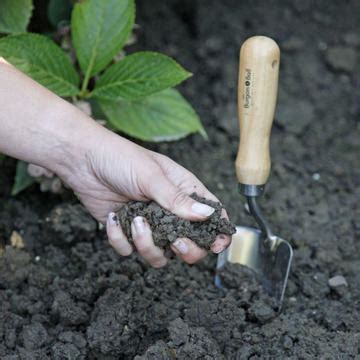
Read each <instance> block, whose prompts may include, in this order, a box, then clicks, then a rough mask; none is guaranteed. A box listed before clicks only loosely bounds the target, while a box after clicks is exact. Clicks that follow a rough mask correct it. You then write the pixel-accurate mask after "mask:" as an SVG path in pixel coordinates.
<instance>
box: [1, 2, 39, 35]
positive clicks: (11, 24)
mask: <svg viewBox="0 0 360 360" xmlns="http://www.w3.org/2000/svg"><path fill="white" fill-rule="evenodd" d="M32 10H33V4H32V0H0V33H6V34H13V33H20V32H25V31H26V28H27V26H28V24H29V21H30V18H31V13H32Z"/></svg>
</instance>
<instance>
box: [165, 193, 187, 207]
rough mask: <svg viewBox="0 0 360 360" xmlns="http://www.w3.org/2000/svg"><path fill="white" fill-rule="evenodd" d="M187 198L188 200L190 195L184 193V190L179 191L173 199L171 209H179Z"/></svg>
mask: <svg viewBox="0 0 360 360" xmlns="http://www.w3.org/2000/svg"><path fill="white" fill-rule="evenodd" d="M187 200H188V195H187V194H186V193H184V192H182V191H179V192H177V193H176V194H175V196H174V198H173V199H172V201H171V204H170V206H169V207H170V209H169V210H170V211H171V212H175V211H176V209H178V208H179V207H182V206H183V205H184V204H185V203H186V201H187Z"/></svg>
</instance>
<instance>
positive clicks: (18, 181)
mask: <svg viewBox="0 0 360 360" xmlns="http://www.w3.org/2000/svg"><path fill="white" fill-rule="evenodd" d="M27 166H28V164H27V163H26V162H24V161H20V160H19V161H18V162H17V164H16V175H15V183H14V186H13V188H12V190H11V195H17V194H18V193H19V192H21V191H23V190H25V189H26V188H28V187H29V186H30V185H32V184H33V183H34V182H35V179H34V178H33V177H31V176H30V175H29V173H28V171H27Z"/></svg>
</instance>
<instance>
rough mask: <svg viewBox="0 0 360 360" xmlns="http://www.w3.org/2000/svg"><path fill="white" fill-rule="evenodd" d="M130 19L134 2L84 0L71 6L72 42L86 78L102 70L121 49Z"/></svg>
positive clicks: (127, 32) (131, 0)
mask: <svg viewBox="0 0 360 360" xmlns="http://www.w3.org/2000/svg"><path fill="white" fill-rule="evenodd" d="M134 19H135V4H134V0H106V1H104V0H84V1H82V2H80V3H77V4H76V5H75V7H74V10H73V12H72V16H71V29H72V31H71V34H72V41H73V44H74V47H75V51H76V55H77V57H78V60H79V64H80V67H81V70H82V71H83V73H84V74H85V77H86V78H90V77H91V76H93V75H95V74H97V73H98V72H99V71H101V70H103V69H104V68H105V67H106V65H108V64H109V62H110V61H111V59H112V58H113V57H114V56H115V55H116V54H117V53H118V52H119V51H120V50H121V48H122V47H123V45H124V44H125V41H126V40H127V38H128V37H129V34H130V32H131V29H132V26H133V24H134Z"/></svg>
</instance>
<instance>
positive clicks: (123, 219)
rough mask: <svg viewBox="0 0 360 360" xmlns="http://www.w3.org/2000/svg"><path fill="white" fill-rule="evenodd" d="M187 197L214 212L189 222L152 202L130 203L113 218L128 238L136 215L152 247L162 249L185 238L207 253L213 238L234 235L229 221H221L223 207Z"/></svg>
mask: <svg viewBox="0 0 360 360" xmlns="http://www.w3.org/2000/svg"><path fill="white" fill-rule="evenodd" d="M191 197H192V198H193V199H194V200H197V201H199V202H201V203H203V204H206V205H209V206H211V207H213V208H214V209H215V212H214V213H213V214H212V215H211V216H210V217H209V218H208V219H207V220H206V221H201V222H200V221H198V222H195V221H189V220H186V219H182V218H179V217H178V216H176V215H174V214H172V213H171V212H170V211H167V210H165V209H163V208H162V207H161V206H160V205H158V204H157V203H155V202H154V201H152V202H150V203H145V202H141V201H132V202H129V203H127V204H126V205H124V206H123V207H122V208H121V209H120V210H119V212H118V213H117V216H118V218H119V220H120V224H121V227H122V229H123V231H124V233H125V235H126V236H127V237H128V239H131V222H132V221H133V219H134V218H135V217H136V216H142V217H144V218H145V219H146V220H147V222H148V223H149V225H150V227H151V230H152V237H153V240H154V243H155V245H156V246H158V247H160V248H163V249H166V248H168V247H169V245H170V243H172V242H174V241H175V240H176V239H178V238H184V237H186V238H189V239H191V240H193V241H194V242H195V243H196V244H197V245H198V246H200V247H201V248H204V249H206V250H209V249H210V247H211V245H212V243H213V242H214V241H215V238H216V235H219V234H225V235H232V234H234V233H235V232H236V228H235V225H233V224H231V223H230V222H229V220H227V219H224V218H221V210H222V209H223V206H222V205H221V204H220V203H218V202H215V201H211V200H208V199H205V198H202V197H199V196H197V195H196V194H192V195H191Z"/></svg>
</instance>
